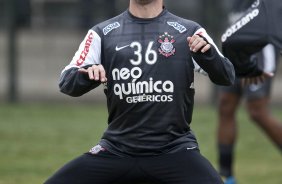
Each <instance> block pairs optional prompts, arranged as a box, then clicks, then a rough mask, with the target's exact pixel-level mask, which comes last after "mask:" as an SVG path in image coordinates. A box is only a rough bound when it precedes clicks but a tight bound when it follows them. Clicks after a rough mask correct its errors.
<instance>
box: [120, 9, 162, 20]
mask: <svg viewBox="0 0 282 184" xmlns="http://www.w3.org/2000/svg"><path fill="white" fill-rule="evenodd" d="M166 12H167V9H166V8H165V7H164V8H163V11H162V12H161V13H160V14H159V15H157V16H156V17H153V18H140V17H136V16H134V15H133V14H132V13H131V12H130V11H129V9H127V11H126V12H125V13H126V15H127V17H129V18H130V19H132V20H135V21H138V22H151V21H154V20H156V19H158V18H160V17H162V16H163V15H164V14H165V13H166Z"/></svg>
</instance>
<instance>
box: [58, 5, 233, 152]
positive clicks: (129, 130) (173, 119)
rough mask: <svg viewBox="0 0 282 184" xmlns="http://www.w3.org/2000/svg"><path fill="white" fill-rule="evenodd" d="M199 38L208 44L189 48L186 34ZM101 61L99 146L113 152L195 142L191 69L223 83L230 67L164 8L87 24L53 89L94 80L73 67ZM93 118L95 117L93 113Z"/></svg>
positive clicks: (196, 30) (73, 91) (77, 91)
mask: <svg viewBox="0 0 282 184" xmlns="http://www.w3.org/2000/svg"><path fill="white" fill-rule="evenodd" d="M194 34H199V35H201V36H203V37H204V38H205V39H206V40H207V41H208V42H209V43H210V44H211V45H212V48H211V49H210V50H209V51H207V52H206V53H204V54H203V53H201V52H197V53H193V52H190V49H189V46H188V42H187V37H188V36H192V35H194ZM95 64H96V65H97V64H102V65H103V66H104V68H105V71H106V77H107V79H108V81H107V83H106V84H104V87H105V95H106V97H107V106H108V112H109V117H108V128H107V129H106V131H105V133H104V135H103V137H102V139H101V141H100V143H99V144H100V145H101V146H102V147H104V148H106V149H107V150H109V151H111V152H113V153H115V154H118V155H140V156H145V155H158V154H162V153H168V152H175V151H177V150H180V149H186V148H187V147H195V146H196V147H197V141H196V138H195V136H194V135H193V133H192V131H191V129H190V123H191V119H192V111H193V105H194V70H196V71H198V72H200V73H207V75H208V76H209V78H210V79H211V81H213V82H214V83H216V84H220V85H230V84H232V83H233V81H234V78H235V74H234V73H235V72H234V68H233V65H232V64H231V62H229V60H228V59H227V58H225V57H223V56H222V55H221V54H220V52H219V51H218V49H217V48H216V46H215V45H214V43H213V41H212V39H211V38H210V37H209V36H208V34H207V33H206V31H205V30H204V29H203V28H202V27H200V26H199V25H198V24H197V23H195V22H192V21H189V20H185V19H182V18H180V17H177V16H175V15H173V14H171V13H170V12H168V10H166V9H164V10H163V12H162V13H161V14H160V15H159V16H157V17H156V18H151V19H141V18H137V17H134V16H133V15H132V14H130V12H129V11H128V10H127V11H125V12H124V13H122V14H121V15H119V16H117V17H115V18H112V19H110V20H107V21H105V22H103V23H100V24H98V25H96V26H94V27H93V28H92V29H91V30H89V32H88V34H87V35H86V37H85V39H84V40H83V42H82V43H81V45H80V47H79V49H78V51H77V52H76V54H75V56H74V57H73V59H72V61H71V63H70V64H69V65H68V66H66V67H65V69H64V70H63V71H62V74H61V79H60V84H59V86H60V89H61V91H62V92H63V93H65V94H68V95H71V96H80V95H83V94H84V93H87V92H88V91H90V90H92V89H94V88H95V87H97V86H98V85H99V84H100V83H99V82H95V81H91V80H89V78H88V75H87V74H85V73H80V72H78V68H80V67H86V68H87V67H88V66H89V65H95ZM93 119H95V117H94V118H93Z"/></svg>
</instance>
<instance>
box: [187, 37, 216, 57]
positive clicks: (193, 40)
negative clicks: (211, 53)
mask: <svg viewBox="0 0 282 184" xmlns="http://www.w3.org/2000/svg"><path fill="white" fill-rule="evenodd" d="M187 41H188V44H189V47H190V50H191V51H192V52H198V51H201V52H202V53H205V52H206V51H208V50H209V49H210V48H211V45H210V44H209V43H208V42H207V41H206V40H205V39H204V38H203V37H201V36H199V35H193V36H192V37H188V38H187Z"/></svg>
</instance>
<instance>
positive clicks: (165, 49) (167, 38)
mask: <svg viewBox="0 0 282 184" xmlns="http://www.w3.org/2000/svg"><path fill="white" fill-rule="evenodd" d="M158 42H159V43H160V44H161V46H160V48H159V52H160V54H162V55H163V56H165V57H169V56H171V55H174V53H175V48H174V46H173V43H174V42H175V40H174V38H173V36H171V35H169V34H168V33H167V32H165V33H164V34H163V35H161V36H160V37H159V40H158Z"/></svg>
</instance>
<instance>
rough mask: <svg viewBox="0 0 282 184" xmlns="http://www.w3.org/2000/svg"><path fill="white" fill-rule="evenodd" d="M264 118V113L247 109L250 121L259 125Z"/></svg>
mask: <svg viewBox="0 0 282 184" xmlns="http://www.w3.org/2000/svg"><path fill="white" fill-rule="evenodd" d="M264 116H265V113H264V112H262V111H260V110H256V109H249V117H250V119H251V120H252V121H254V122H256V123H260V122H261V121H262V120H263V118H264Z"/></svg>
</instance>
